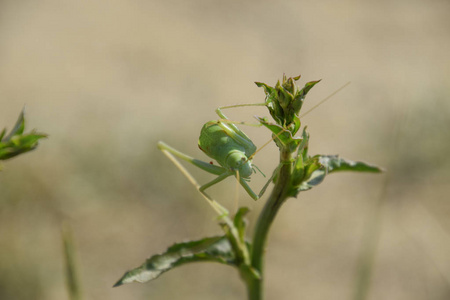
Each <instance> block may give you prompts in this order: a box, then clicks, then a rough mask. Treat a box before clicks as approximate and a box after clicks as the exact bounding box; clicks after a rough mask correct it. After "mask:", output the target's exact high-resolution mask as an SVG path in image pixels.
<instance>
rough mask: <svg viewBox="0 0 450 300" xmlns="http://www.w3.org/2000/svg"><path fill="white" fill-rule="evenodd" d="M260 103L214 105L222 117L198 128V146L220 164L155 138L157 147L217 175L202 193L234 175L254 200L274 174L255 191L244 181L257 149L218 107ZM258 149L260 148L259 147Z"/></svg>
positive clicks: (248, 175)
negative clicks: (186, 152) (199, 158)
mask: <svg viewBox="0 0 450 300" xmlns="http://www.w3.org/2000/svg"><path fill="white" fill-rule="evenodd" d="M263 105H265V103H257V104H238V105H232V106H224V107H219V108H218V109H216V113H217V114H218V115H219V117H220V118H221V119H220V120H217V121H209V122H207V123H206V124H205V125H204V126H203V128H202V130H201V132H200V137H199V141H198V146H199V148H200V149H201V150H202V151H203V152H204V153H205V154H206V155H208V156H209V157H211V158H212V159H214V160H216V161H217V163H218V164H219V166H217V165H213V164H211V163H207V162H204V161H201V160H198V159H195V158H192V157H190V156H188V155H186V154H184V153H182V152H180V151H178V150H176V149H174V148H172V147H170V146H169V145H167V144H165V143H164V142H161V141H160V142H158V148H159V149H160V150H161V151H163V152H164V154H166V155H174V156H176V157H178V158H180V159H183V160H185V161H187V162H190V163H192V164H193V165H195V166H197V167H199V168H200V169H202V170H204V171H206V172H208V173H211V174H215V175H218V176H217V177H216V178H215V179H214V180H212V181H210V182H208V183H206V184H204V185H202V186H200V187H199V191H200V192H201V193H203V194H204V190H205V189H207V188H209V187H211V186H213V185H214V184H216V183H219V182H220V181H222V180H224V179H225V178H227V177H229V176H233V175H234V176H235V177H236V178H237V180H238V181H239V183H240V184H241V185H242V187H243V188H244V189H245V191H246V192H247V193H248V194H249V195H250V197H252V198H253V199H254V200H258V199H259V198H260V197H261V196H262V195H263V194H264V192H265V190H266V189H267V187H268V186H269V184H270V182H271V181H272V179H273V177H271V178H270V179H269V180H268V182H267V183H266V184H265V185H264V187H263V188H262V190H261V191H260V192H259V193H258V194H256V193H255V192H254V191H253V190H252V189H251V188H250V186H249V185H248V184H247V181H249V180H250V176H251V175H252V173H253V172H254V169H253V166H252V159H253V156H254V155H255V153H256V151H257V150H256V146H255V145H254V144H253V142H252V141H251V140H250V138H249V137H248V136H247V135H246V134H245V133H244V132H243V131H242V130H240V129H239V128H238V127H237V126H236V125H235V124H233V123H234V122H232V121H230V120H229V119H228V118H227V117H226V116H225V115H224V114H223V113H222V110H221V109H224V108H231V107H241V106H263ZM260 149H262V147H261V148H260ZM169 158H170V157H169Z"/></svg>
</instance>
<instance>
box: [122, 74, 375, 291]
mask: <svg viewBox="0 0 450 300" xmlns="http://www.w3.org/2000/svg"><path fill="white" fill-rule="evenodd" d="M299 79H300V76H297V77H292V78H287V77H286V76H283V79H282V81H281V82H280V81H278V82H277V83H276V85H275V86H273V87H272V86H269V85H267V84H265V83H259V82H257V83H256V85H257V86H258V87H262V88H263V89H264V92H265V94H266V98H265V101H264V103H257V104H238V105H232V106H224V107H221V108H218V109H217V110H216V113H217V114H218V115H219V117H220V118H221V119H219V120H217V121H210V122H207V123H206V124H205V125H204V126H203V128H202V130H201V133H200V138H199V141H198V145H199V148H200V149H201V150H202V151H203V152H205V153H206V155H208V156H209V157H211V158H212V159H214V160H216V161H217V163H218V165H214V164H211V163H208V162H204V161H201V160H198V159H195V158H192V157H190V156H188V155H186V154H184V153H182V152H180V151H178V150H176V149H174V148H172V147H170V146H168V145H167V144H165V143H163V142H159V143H158V148H159V149H161V150H162V152H163V153H164V154H165V155H166V156H167V157H169V159H170V160H171V161H172V162H173V163H174V164H175V165H176V166H177V167H178V168H179V169H180V170H181V171H182V172H183V173H184V175H185V176H186V177H187V178H188V179H189V180H190V181H191V183H193V184H194V185H195V186H196V188H197V189H198V190H199V191H200V193H201V195H202V196H203V197H204V198H205V199H207V200H208V201H209V203H210V204H211V205H212V207H213V208H214V209H215V210H216V212H217V213H218V214H219V215H220V216H221V218H219V220H220V225H221V227H222V229H223V231H224V235H220V236H215V237H207V238H203V239H200V240H197V241H191V242H184V243H177V244H175V245H173V246H172V247H170V248H168V249H167V251H166V252H164V253H163V254H158V255H153V256H152V257H150V258H149V259H147V260H146V261H145V262H144V263H143V264H142V265H141V266H140V267H137V268H135V269H133V270H131V271H128V272H126V273H125V275H123V276H122V278H121V279H120V280H119V281H118V282H117V283H116V284H115V285H114V286H119V285H122V284H125V283H130V282H147V281H150V280H153V279H155V278H157V277H159V276H160V275H161V274H162V273H164V272H166V271H169V270H171V269H173V268H175V267H178V266H181V265H184V264H186V263H190V262H204V261H211V262H218V263H222V264H226V265H229V266H232V267H234V268H236V269H237V270H238V272H239V274H240V276H241V278H242V280H243V281H244V283H245V285H246V287H247V296H248V299H249V300H262V299H264V293H263V292H264V289H263V283H264V278H265V276H264V268H263V262H264V254H265V247H266V241H267V236H268V233H269V229H270V227H271V224H272V222H273V221H274V219H275V217H276V215H277V213H278V210H279V209H280V207H281V206H282V205H283V203H284V202H285V201H286V200H287V199H289V198H294V197H297V195H298V194H299V193H300V192H302V191H307V190H309V189H311V188H313V187H315V186H317V185H318V184H320V183H321V182H323V180H324V178H325V177H326V176H327V175H328V174H331V173H334V172H338V171H357V172H372V173H379V172H381V169H380V168H378V167H376V166H372V165H369V164H366V163H364V162H355V161H351V160H347V159H343V158H340V157H338V156H337V155H314V156H311V155H309V153H308V143H309V134H308V132H307V131H306V126H303V129H302V130H300V129H301V127H302V126H301V122H300V117H299V113H300V110H301V108H302V105H303V102H304V100H305V97H306V95H307V94H308V92H309V91H310V90H311V89H312V88H313V87H314V86H315V85H316V84H317V83H318V82H319V81H320V80H318V81H311V82H308V83H306V84H305V86H304V87H303V88H299V87H298V86H297V85H296V84H295V83H296V81H298V80H299ZM346 85H347V84H346ZM344 87H345V86H343V87H342V88H344ZM342 88H340V89H339V90H341V89H342ZM339 90H337V91H336V92H335V93H337V92H338V91H339ZM335 93H333V94H335ZM330 97H331V96H330ZM330 97H327V98H325V99H324V100H322V101H321V102H319V104H321V103H323V102H325V101H326V100H328V99H329V98H330ZM242 106H265V107H267V109H268V110H269V113H270V115H271V117H272V118H273V120H274V122H272V121H269V119H268V118H261V117H256V119H257V120H258V122H259V126H264V127H266V128H267V129H269V130H270V131H271V133H272V139H271V140H270V141H269V142H268V143H266V144H265V145H263V146H262V147H260V148H259V149H258V150H257V149H256V146H255V145H254V144H253V142H252V141H251V140H250V138H249V137H248V136H247V135H246V134H245V133H244V132H243V131H241V130H240V129H239V128H238V127H237V126H236V123H241V122H233V121H230V120H229V119H228V118H227V117H226V116H225V115H224V114H223V113H222V109H225V108H232V107H242ZM316 106H317V105H316ZM316 106H315V107H316ZM315 107H313V108H315ZM308 112H309V111H308ZM308 112H307V113H308ZM305 114H306V113H305ZM305 114H304V115H305ZM304 115H302V117H303V116H304ZM299 132H300V135H299V136H297V133H299ZM272 140H273V141H274V142H275V144H276V145H277V147H278V148H279V151H280V156H279V159H278V167H276V168H275V170H274V171H273V173H272V176H271V177H270V178H269V180H268V181H267V183H266V184H265V185H264V186H263V188H262V190H261V191H260V192H259V193H258V194H257V193H255V192H254V191H253V190H252V189H251V188H250V187H249V185H248V181H250V177H251V175H252V174H253V173H256V171H255V169H254V166H253V165H252V159H253V157H254V156H255V154H256V152H258V151H259V150H261V149H262V148H264V147H265V146H266V145H267V144H269V143H270V142H271V141H272ZM176 158H179V159H182V160H185V161H187V162H189V163H191V164H193V165H195V166H197V167H199V168H200V169H202V170H204V171H206V172H208V173H211V174H214V175H217V177H216V178H215V179H213V180H212V181H210V182H208V183H206V184H204V185H201V186H200V185H199V184H198V183H197V182H196V180H195V179H194V178H193V176H192V175H191V174H190V173H189V172H188V171H187V170H186V169H185V168H184V167H183V166H182V165H181V164H180V163H179V161H178V160H177V159H176ZM229 176H235V177H236V180H237V182H238V183H239V184H240V185H241V186H242V187H243V188H244V189H245V191H246V192H247V193H248V194H249V195H250V196H251V197H252V198H253V199H254V200H257V199H259V198H260V197H261V196H262V195H263V194H264V192H265V191H266V189H267V187H268V186H269V184H270V183H271V182H273V183H274V184H275V185H274V187H273V189H272V192H271V194H270V196H269V197H268V199H267V200H266V202H265V204H264V207H263V210H262V211H261V213H260V215H259V217H258V221H257V222H256V224H255V226H254V228H255V229H254V232H253V235H252V236H251V237H249V238H247V234H246V225H247V222H246V220H245V215H246V213H248V211H249V209H248V208H246V207H241V208H239V209H238V210H237V212H236V214H235V216H234V218H233V219H230V218H229V216H228V211H227V210H226V209H225V208H224V207H222V206H221V205H220V204H219V203H218V202H216V201H215V200H213V199H212V198H211V197H209V196H208V195H207V194H206V193H205V189H207V188H209V187H211V186H212V185H214V184H217V183H219V182H221V181H222V180H224V179H225V178H227V177H229Z"/></svg>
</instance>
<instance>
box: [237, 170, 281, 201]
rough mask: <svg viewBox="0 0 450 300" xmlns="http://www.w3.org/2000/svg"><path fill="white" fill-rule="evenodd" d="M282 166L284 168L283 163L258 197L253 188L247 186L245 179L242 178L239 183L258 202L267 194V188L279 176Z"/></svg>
mask: <svg viewBox="0 0 450 300" xmlns="http://www.w3.org/2000/svg"><path fill="white" fill-rule="evenodd" d="M282 166H283V163H280V164H279V165H278V167H276V168H275V170H274V171H273V173H272V176H270V178H269V180H267V182H266V184H265V185H264V186H263V188H262V189H261V191H260V192H259V194H258V195H257V194H256V193H255V192H254V191H253V190H252V189H251V187H250V186H249V185H248V184H247V182H246V181H245V180H244V179H243V178H240V179H239V182H240V184H241V185H242V187H243V188H244V189H245V191H246V192H247V193H248V194H249V195H250V197H252V198H253V200H258V199H259V198H261V197H262V195H264V193H265V192H266V189H267V187H268V186H269V185H270V183H271V182H272V181H273V179H274V178H275V176H276V175H277V174H278V171H279V170H280V168H281V167H282Z"/></svg>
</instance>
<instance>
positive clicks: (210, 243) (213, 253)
mask: <svg viewBox="0 0 450 300" xmlns="http://www.w3.org/2000/svg"><path fill="white" fill-rule="evenodd" d="M205 261H207V262H218V263H222V264H227V265H232V266H235V263H234V261H235V256H234V253H233V250H232V248H231V245H230V243H229V241H228V239H227V238H226V237H224V236H220V237H210V238H204V239H201V240H198V241H191V242H186V243H179V244H175V245H173V246H172V247H170V248H168V249H167V251H166V252H165V253H163V254H157V255H154V256H152V257H150V258H149V259H147V260H146V261H145V263H144V264H142V265H141V266H140V267H137V268H135V269H133V270H131V271H128V272H126V273H125V275H123V276H122V278H121V279H120V280H119V281H118V282H117V283H116V284H115V285H114V287H116V286H120V285H122V284H125V283H130V282H142V283H143V282H147V281H150V280H153V279H156V278H158V277H159V276H160V275H161V274H162V273H164V272H167V271H169V270H171V269H173V268H175V267H178V266H181V265H184V264H187V263H192V262H205Z"/></svg>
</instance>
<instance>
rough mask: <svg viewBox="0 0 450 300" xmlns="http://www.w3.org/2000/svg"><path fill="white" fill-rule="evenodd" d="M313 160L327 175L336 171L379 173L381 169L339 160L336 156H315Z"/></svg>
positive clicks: (359, 162) (358, 162)
mask: <svg viewBox="0 0 450 300" xmlns="http://www.w3.org/2000/svg"><path fill="white" fill-rule="evenodd" d="M314 158H317V159H318V162H319V163H320V164H321V165H322V166H324V167H325V168H326V171H327V173H332V172H337V171H354V172H370V173H380V172H383V169H382V168H380V167H377V166H373V165H370V164H367V163H365V162H361V161H352V160H348V159H344V158H340V157H338V156H337V155H316V156H314Z"/></svg>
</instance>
